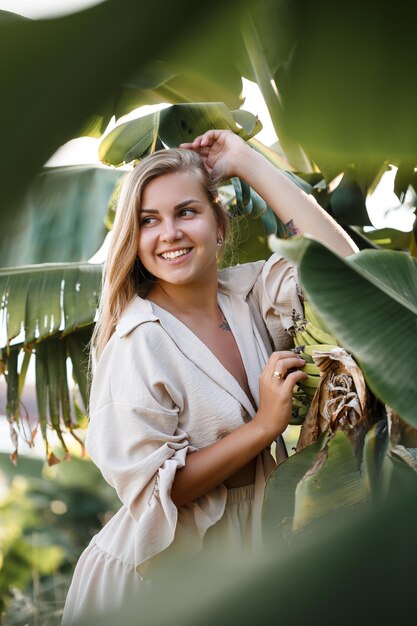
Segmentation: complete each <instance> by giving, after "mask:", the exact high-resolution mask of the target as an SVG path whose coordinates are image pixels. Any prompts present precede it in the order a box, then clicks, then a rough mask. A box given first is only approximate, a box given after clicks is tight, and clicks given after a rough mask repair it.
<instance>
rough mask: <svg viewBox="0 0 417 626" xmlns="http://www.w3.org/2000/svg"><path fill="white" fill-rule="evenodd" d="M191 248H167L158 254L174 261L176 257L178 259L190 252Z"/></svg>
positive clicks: (166, 259)
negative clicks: (167, 249)
mask: <svg viewBox="0 0 417 626" xmlns="http://www.w3.org/2000/svg"><path fill="white" fill-rule="evenodd" d="M191 250H192V248H181V249H179V250H169V251H167V252H161V254H159V255H158V256H160V257H161V258H162V259H164V260H165V261H175V260H176V259H179V258H181V257H183V256H185V255H187V254H188V253H189V252H191Z"/></svg>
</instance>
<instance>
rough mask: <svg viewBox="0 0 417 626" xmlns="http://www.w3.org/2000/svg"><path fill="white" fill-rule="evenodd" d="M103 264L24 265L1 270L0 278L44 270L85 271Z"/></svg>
mask: <svg viewBox="0 0 417 626" xmlns="http://www.w3.org/2000/svg"><path fill="white" fill-rule="evenodd" d="M102 265H103V264H102V263H89V262H88V261H85V262H84V263H39V264H37V265H22V266H20V267H7V268H0V276H8V275H10V274H33V273H35V272H41V271H44V270H48V271H50V270H61V269H71V268H74V269H84V268H89V267H93V268H95V267H100V266H102Z"/></svg>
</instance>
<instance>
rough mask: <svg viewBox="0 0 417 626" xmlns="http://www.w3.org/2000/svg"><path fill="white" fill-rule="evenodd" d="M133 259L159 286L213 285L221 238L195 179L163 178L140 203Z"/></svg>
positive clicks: (154, 182) (148, 187)
mask: <svg viewBox="0 0 417 626" xmlns="http://www.w3.org/2000/svg"><path fill="white" fill-rule="evenodd" d="M139 225H140V229H139V246H138V255H139V258H140V260H141V262H142V264H143V266H144V267H145V268H146V269H147V270H148V272H150V273H151V274H152V275H153V276H155V277H156V278H157V279H158V283H159V284H160V285H161V286H163V285H164V284H165V286H168V285H182V286H183V285H193V286H195V285H197V284H201V285H204V284H205V283H207V281H210V280H217V259H216V251H217V240H218V238H219V237H221V236H222V232H221V228H220V226H219V225H218V223H217V220H216V217H215V215H214V212H213V209H212V207H211V204H210V202H209V200H208V198H207V195H206V193H205V192H204V190H203V187H202V184H201V182H200V180H199V178H198V176H197V174H195V173H193V172H192V171H182V172H178V173H177V172H176V173H170V174H164V175H163V176H159V177H158V178H155V179H153V180H152V181H151V182H149V183H148V184H147V185H146V187H145V189H144V191H143V193H142V199H141V209H140V215H139Z"/></svg>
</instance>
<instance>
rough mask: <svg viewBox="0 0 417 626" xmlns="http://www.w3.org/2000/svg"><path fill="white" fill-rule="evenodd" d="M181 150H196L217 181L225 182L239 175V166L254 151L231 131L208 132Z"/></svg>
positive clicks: (184, 144) (183, 145) (182, 145)
mask: <svg viewBox="0 0 417 626" xmlns="http://www.w3.org/2000/svg"><path fill="white" fill-rule="evenodd" d="M180 148H185V149H187V150H194V152H198V153H199V154H200V155H201V156H202V157H203V163H204V166H205V168H206V170H207V171H208V173H209V174H210V176H212V177H213V178H214V179H215V180H218V181H220V180H225V179H227V178H231V177H232V176H237V175H238V170H239V164H240V163H242V160H247V159H248V158H250V157H251V154H252V152H253V151H252V149H251V148H250V146H248V145H247V144H246V142H245V141H244V140H243V139H241V137H239V136H238V135H236V134H235V133H233V132H232V131H231V130H208V131H207V132H206V133H204V135H199V136H198V137H196V138H195V139H194V141H193V142H191V143H182V144H181V145H180Z"/></svg>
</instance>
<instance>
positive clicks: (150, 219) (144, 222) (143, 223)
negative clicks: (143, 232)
mask: <svg viewBox="0 0 417 626" xmlns="http://www.w3.org/2000/svg"><path fill="white" fill-rule="evenodd" d="M154 222H156V217H152V216H151V215H147V216H146V217H143V218H142V219H141V221H140V225H141V226H149V225H150V224H153V223H154Z"/></svg>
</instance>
